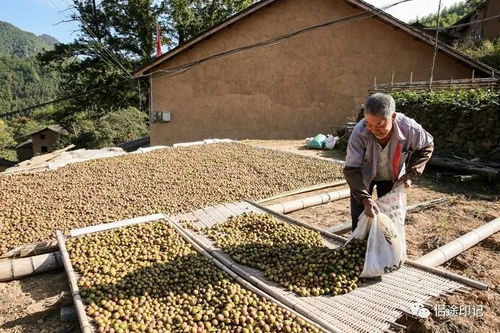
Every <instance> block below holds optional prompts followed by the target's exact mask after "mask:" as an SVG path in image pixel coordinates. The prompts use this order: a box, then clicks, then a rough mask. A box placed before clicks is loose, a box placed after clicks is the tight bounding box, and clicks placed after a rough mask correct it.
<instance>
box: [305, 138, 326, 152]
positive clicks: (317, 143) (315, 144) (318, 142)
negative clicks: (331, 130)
mask: <svg viewBox="0 0 500 333" xmlns="http://www.w3.org/2000/svg"><path fill="white" fill-rule="evenodd" d="M325 140H326V136H324V135H323V134H318V135H316V136H315V137H314V139H312V141H311V142H310V143H309V144H308V145H307V147H308V148H312V149H323V144H324V143H325Z"/></svg>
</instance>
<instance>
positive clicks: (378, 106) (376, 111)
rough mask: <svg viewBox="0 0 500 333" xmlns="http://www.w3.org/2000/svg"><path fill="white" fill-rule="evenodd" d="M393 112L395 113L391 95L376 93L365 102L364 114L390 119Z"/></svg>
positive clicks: (394, 104)
mask: <svg viewBox="0 0 500 333" xmlns="http://www.w3.org/2000/svg"><path fill="white" fill-rule="evenodd" d="M394 112H396V102H395V101H394V98H392V96H391V95H387V94H383V93H376V94H373V95H371V96H370V97H368V99H367V100H366V104H365V113H369V114H371V115H374V116H377V117H384V118H390V117H391V116H392V114H393V113H394Z"/></svg>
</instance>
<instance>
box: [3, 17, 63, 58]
mask: <svg viewBox="0 0 500 333" xmlns="http://www.w3.org/2000/svg"><path fill="white" fill-rule="evenodd" d="M57 42H58V41H57V39H55V38H54V37H52V36H49V35H42V36H40V37H38V36H36V35H35V34H32V33H31V32H26V31H23V30H21V29H19V28H18V27H16V26H14V25H12V24H10V23H7V22H3V21H0V54H10V55H16V56H18V57H22V58H25V57H30V56H34V55H36V54H37V53H39V52H42V51H44V50H49V49H52V48H53V45H54V43H57Z"/></svg>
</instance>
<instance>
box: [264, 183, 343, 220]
mask: <svg viewBox="0 0 500 333" xmlns="http://www.w3.org/2000/svg"><path fill="white" fill-rule="evenodd" d="M350 195H351V190H350V189H344V190H340V191H333V192H328V193H323V194H318V195H314V196H310V197H306V198H302V199H297V200H291V201H286V202H282V203H278V204H275V205H271V206H268V207H267V208H268V209H270V210H273V211H275V212H279V213H282V214H286V213H291V212H295V211H297V210H301V209H304V208H309V207H314V206H318V205H322V204H326V203H328V202H332V201H337V200H341V199H345V198H348V197H349V196H350Z"/></svg>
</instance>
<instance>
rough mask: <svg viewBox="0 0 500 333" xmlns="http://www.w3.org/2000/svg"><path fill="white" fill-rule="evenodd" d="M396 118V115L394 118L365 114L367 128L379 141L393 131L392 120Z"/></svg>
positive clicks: (394, 114)
mask: <svg viewBox="0 0 500 333" xmlns="http://www.w3.org/2000/svg"><path fill="white" fill-rule="evenodd" d="M395 117H396V113H393V114H392V117H389V118H385V117H378V116H374V115H372V114H371V113H365V123H366V128H368V130H369V131H370V132H371V133H372V134H373V135H374V136H375V137H376V138H377V140H383V139H385V138H386V137H387V136H388V135H389V134H390V133H391V130H392V120H393V119H394V118H395Z"/></svg>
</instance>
